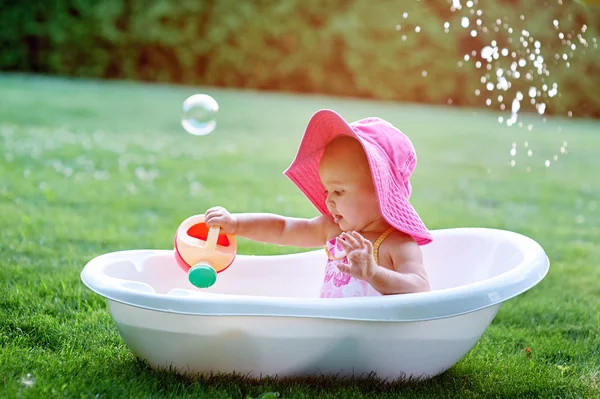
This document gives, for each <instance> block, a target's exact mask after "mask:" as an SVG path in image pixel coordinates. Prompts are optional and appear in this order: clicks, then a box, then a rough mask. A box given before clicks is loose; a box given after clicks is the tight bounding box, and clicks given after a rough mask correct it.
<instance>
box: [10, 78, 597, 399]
mask: <svg viewBox="0 0 600 399" xmlns="http://www.w3.org/2000/svg"><path fill="white" fill-rule="evenodd" d="M197 92H204V93H208V94H211V95H212V96H213V97H215V98H216V99H217V101H218V102H219V105H220V111H219V115H218V126H217V130H216V131H215V132H213V133H212V134H210V135H208V136H204V137H197V136H192V135H189V134H187V133H185V131H184V130H183V129H182V128H181V125H180V109H181V104H182V102H183V100H184V99H185V98H186V97H187V96H189V95H191V94H194V93H197ZM319 108H332V109H335V110H337V111H339V112H340V113H341V114H342V115H343V116H344V117H346V118H347V119H349V120H354V119H358V118H361V117H365V116H370V115H377V116H381V117H383V118H386V119H388V120H390V121H391V122H393V123H394V124H396V125H397V126H398V127H399V128H400V129H401V130H402V131H404V132H405V133H406V134H408V135H409V136H410V137H411V139H412V140H413V143H414V145H415V147H416V149H417V153H418V166H417V169H416V171H415V174H414V177H413V180H412V182H413V196H412V202H413V204H414V205H415V207H416V208H417V210H418V211H419V212H420V214H421V216H422V218H423V219H424V221H425V223H426V224H427V226H428V227H429V228H430V229H441V228H449V227H460V226H483V227H492V228H500V229H507V230H511V231H516V232H519V233H522V234H525V235H528V236H530V237H532V238H534V239H535V240H536V241H538V242H539V243H540V244H541V245H542V246H543V247H544V249H545V250H546V251H547V254H548V256H549V258H550V261H551V265H550V272H549V274H548V275H547V277H546V278H545V279H544V280H543V281H542V282H541V283H540V284H539V285H538V286H536V287H534V288H533V289H532V290H530V291H528V292H526V293H525V294H523V295H520V296H518V297H516V298H514V299H511V300H509V301H508V302H506V303H505V304H504V305H503V306H502V308H501V309H500V311H499V313H498V315H497V317H496V318H495V320H494V321H493V323H492V325H491V326H490V327H489V329H488V330H487V331H486V333H485V334H484V336H483V337H482V338H481V340H480V341H479V342H478V344H477V345H476V346H475V347H474V348H473V350H472V351H471V352H470V353H469V354H468V355H467V356H466V357H465V358H463V359H462V360H461V361H460V362H459V363H458V364H457V365H456V366H454V367H453V368H451V369H450V370H448V371H447V372H446V373H444V374H442V375H440V376H438V377H436V378H433V379H431V380H428V381H424V382H419V383H401V382H396V383H383V382H381V381H377V380H374V379H368V380H359V379H333V378H326V379H323V378H316V377H315V378H307V379H263V380H261V381H252V380H249V379H247V378H245V377H243V376H222V375H217V376H205V377H202V378H198V379H192V378H186V377H181V376H178V375H174V374H170V373H168V372H165V371H154V370H152V369H150V368H149V367H148V366H147V365H146V364H145V363H144V362H142V361H139V360H137V359H136V358H135V357H134V356H133V355H132V354H131V352H130V351H129V350H128V348H127V347H126V346H125V344H124V343H123V342H122V340H121V339H120V337H119V335H118V332H117V330H116V328H115V326H114V324H113V322H112V319H111V317H110V314H109V313H108V310H107V306H106V302H105V300H104V299H103V298H102V297H100V296H98V295H96V294H94V293H92V292H91V291H90V290H88V289H87V288H86V287H85V286H84V285H83V283H82V282H81V280H80V278H79V273H80V272H81V270H82V268H83V267H84V265H85V264H86V262H87V261H89V260H90V259H92V258H93V257H95V256H97V255H100V254H102V253H106V252H111V251H118V250H123V249H134V248H161V249H164V248H172V242H173V241H172V240H173V234H174V230H175V229H176V227H177V226H178V224H179V223H180V222H181V221H182V220H184V219H185V218H187V217H188V216H190V215H192V214H196V213H203V212H204V210H205V209H206V208H207V207H210V206H214V205H223V206H225V207H227V208H228V209H229V210H231V211H235V212H241V211H261V212H277V213H283V214H288V215H294V216H306V217H308V216H313V215H315V210H314V209H313V207H312V205H310V203H309V202H308V201H307V200H306V199H305V198H304V197H303V196H302V194H301V193H300V192H299V191H298V190H297V189H296V188H295V186H293V184H292V183H291V182H289V181H288V180H287V179H286V178H285V177H284V176H283V175H282V172H283V170H284V169H285V168H286V167H287V166H288V164H289V163H290V162H291V160H292V158H293V156H294V155H295V153H296V149H297V145H298V143H299V140H300V138H301V135H302V133H303V129H304V127H305V125H306V122H307V121H308V119H309V118H310V116H311V115H312V113H313V112H315V111H316V110H317V109H319ZM499 116H501V114H500V113H499V111H497V110H481V109H479V110H474V109H464V108H463V109H458V108H455V107H426V106H421V105H411V104H398V103H386V102H375V101H362V100H349V99H337V98H329V97H322V96H306V95H291V94H274V93H257V92H250V91H235V90H217V89H213V88H194V87H184V86H164V85H148V84H139V83H124V82H98V81H88V80H69V79H63V78H47V77H34V76H26V75H10V74H8V75H1V74H0V397H23V398H27V397H35V398H37V397H51V396H52V397H55V396H66V397H86V398H96V397H101V398H124V397H144V398H151V397H206V398H242V399H245V398H247V397H252V398H255V397H259V396H260V395H261V394H262V393H265V392H279V393H280V395H281V396H280V397H285V398H313V397H323V398H334V397H337V398H358V397H381V398H386V397H406V398H422V397H436V398H440V397H461V398H476V397H486V398H496V397H498V398H499V397H502V398H505V397H511V398H513V397H562V398H568V397H586V398H589V397H600V334H599V332H600V327H599V325H600V267H599V266H598V260H599V259H600V247H599V246H598V245H597V244H598V242H600V212H599V211H598V209H599V208H600V203H598V202H600V185H599V184H598V181H599V178H598V172H599V171H600V157H598V149H600V135H599V134H598V133H599V132H600V121H593V120H575V119H571V118H567V117H564V118H561V117H548V120H547V121H543V120H542V118H541V117H540V116H539V115H521V116H520V119H519V121H523V126H522V127H521V128H519V127H518V126H513V127H512V128H509V127H507V126H506V124H504V125H501V124H499V123H498V117H499ZM502 116H504V119H505V120H506V117H507V116H509V115H507V114H503V115H502ZM528 125H532V130H531V131H529V130H528V129H527V126H528ZM513 143H515V146H516V147H515V148H516V155H514V156H512V155H511V153H510V151H511V148H512V146H513ZM525 143H527V144H525ZM565 143H566V147H564V150H565V152H561V146H564V145H565ZM525 145H527V147H525ZM530 149H531V150H532V154H531V156H528V154H527V151H528V150H530ZM554 155H557V160H556V161H555V160H554V158H553V157H554ZM547 159H548V160H550V164H549V165H550V166H549V167H547V166H545V161H546V160H547ZM511 160H514V161H515V164H514V166H511V164H510V162H511ZM594 182H596V183H594ZM238 250H239V253H248V254H258V253H261V254H275V253H284V252H292V251H300V250H301V249H299V248H283V247H277V246H270V245H262V244H256V243H252V242H249V241H247V240H243V239H240V241H239V248H238Z"/></svg>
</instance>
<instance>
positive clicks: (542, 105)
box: [536, 103, 546, 115]
mask: <svg viewBox="0 0 600 399" xmlns="http://www.w3.org/2000/svg"><path fill="white" fill-rule="evenodd" d="M536 108H537V110H538V113H539V114H540V115H543V114H544V112H545V111H546V104H545V103H538V104H537V105H536Z"/></svg>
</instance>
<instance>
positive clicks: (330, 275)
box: [321, 228, 394, 298]
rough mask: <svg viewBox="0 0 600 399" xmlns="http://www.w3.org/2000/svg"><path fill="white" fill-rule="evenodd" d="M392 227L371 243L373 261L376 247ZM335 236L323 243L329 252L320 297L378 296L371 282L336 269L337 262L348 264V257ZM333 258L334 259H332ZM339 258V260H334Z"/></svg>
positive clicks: (376, 252)
mask: <svg viewBox="0 0 600 399" xmlns="http://www.w3.org/2000/svg"><path fill="white" fill-rule="evenodd" d="M393 230H394V229H393V228H390V229H388V230H386V231H385V232H384V233H383V234H382V235H381V236H380V237H379V238H378V239H377V241H375V243H374V244H373V255H374V257H375V263H377V264H379V262H378V249H379V245H380V244H381V242H382V241H383V240H384V239H385V237H386V236H387V235H388V234H389V233H391V232H392V231H393ZM336 239H337V237H334V238H332V239H331V240H329V241H327V243H326V244H325V250H326V251H327V253H328V254H329V256H328V260H327V264H326V265H325V278H324V280H323V284H322V285H321V298H344V297H354V296H378V295H381V294H380V293H379V292H378V291H377V290H375V289H374V288H373V287H372V286H371V284H369V283H367V282H366V281H364V280H359V279H357V278H355V277H352V276H350V275H348V274H346V273H342V272H341V271H339V270H338V268H337V266H336V265H337V264H338V262H342V263H343V264H346V265H347V264H348V257H347V256H345V251H344V249H343V248H342V246H341V245H340V244H338V243H337V241H336ZM332 258H334V259H332ZM336 258H337V259H339V260H336Z"/></svg>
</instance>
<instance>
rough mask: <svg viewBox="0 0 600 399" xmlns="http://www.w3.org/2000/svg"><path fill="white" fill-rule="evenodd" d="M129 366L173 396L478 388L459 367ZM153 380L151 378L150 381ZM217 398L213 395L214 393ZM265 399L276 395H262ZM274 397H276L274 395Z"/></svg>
mask: <svg viewBox="0 0 600 399" xmlns="http://www.w3.org/2000/svg"><path fill="white" fill-rule="evenodd" d="M126 363H128V364H127V365H125V364H124V365H123V366H124V367H123V368H120V376H121V378H122V377H124V375H123V371H124V369H128V371H129V372H131V373H132V374H133V375H132V376H131V377H132V378H135V379H137V380H138V381H140V382H142V381H144V382H148V386H153V387H154V392H156V393H158V392H162V393H167V392H168V393H169V395H177V396H187V395H190V394H194V395H198V394H206V395H209V396H210V395H211V394H212V395H215V394H217V393H219V394H221V395H224V396H226V397H232V398H242V399H247V398H259V397H261V395H265V393H268V392H273V393H277V394H279V395H280V396H279V397H282V398H283V397H317V396H319V395H326V396H327V397H344V398H345V397H349V396H354V397H355V396H357V394H358V396H367V397H372V396H374V397H378V398H379V397H398V395H400V394H401V395H402V397H423V395H426V396H432V397H440V396H443V397H459V396H461V395H462V396H464V394H465V392H468V391H473V384H472V379H471V375H470V374H467V373H464V372H461V371H459V370H456V369H450V370H448V371H446V372H444V373H442V374H440V375H438V376H436V377H433V378H431V379H427V380H421V381H419V380H415V379H412V380H411V379H397V380H393V381H389V380H382V379H380V378H378V377H376V376H375V375H374V373H372V374H369V375H364V376H352V377H342V376H335V375H330V376H325V375H320V376H319V375H313V376H305V377H261V378H253V377H250V376H247V375H243V374H239V373H234V374H217V373H215V374H202V375H198V374H189V373H184V374H178V373H176V372H174V371H173V370H169V369H158V370H157V369H153V368H151V367H150V366H149V364H148V363H147V362H145V361H142V360H139V359H135V360H133V361H131V362H130V361H129V360H127V361H126ZM151 381H152V382H151ZM210 397H214V396H210ZM263 397H264V398H265V399H266V398H269V397H271V396H269V395H265V396H263ZM272 397H276V396H275V395H273V396H272Z"/></svg>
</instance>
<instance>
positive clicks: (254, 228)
mask: <svg viewBox="0 0 600 399" xmlns="http://www.w3.org/2000/svg"><path fill="white" fill-rule="evenodd" d="M415 166H416V154H415V151H414V148H413V146H412V143H411V142H410V140H409V139H408V137H406V136H405V135H404V134H403V133H402V132H400V130H398V129H396V128H395V127H394V126H393V125H391V124H390V123H389V122H386V121H384V120H382V119H380V118H366V119H361V120H359V121H356V122H353V123H347V122H346V121H345V120H344V119H343V118H342V117H341V116H340V115H338V114H337V113H335V112H333V111H330V110H320V111H318V112H317V113H315V115H313V117H312V118H311V120H310V121H309V123H308V126H307V128H306V131H305V134H304V137H303V138H302V142H301V143H300V147H299V150H298V154H297V155H296V158H295V159H294V161H293V162H292V164H291V165H290V167H289V168H288V169H287V170H286V171H285V172H284V174H285V175H286V176H287V177H289V178H290V179H291V180H292V181H293V182H294V183H295V184H296V185H297V186H298V188H299V189H300V190H301V191H302V192H303V193H304V194H305V195H306V196H307V197H308V199H309V200H310V201H311V202H312V203H313V204H314V205H315V207H316V208H317V209H318V210H319V211H320V213H321V215H320V216H317V217H315V218H312V219H304V218H293V217H286V216H280V215H275V214H270V213H241V214H231V213H229V212H228V211H227V210H226V209H224V208H223V207H219V206H218V207H213V208H210V209H208V210H207V211H206V213H205V220H206V224H207V225H208V226H209V227H212V226H219V227H220V228H221V229H222V232H223V233H228V234H236V235H238V236H241V237H245V238H248V239H251V240H254V241H259V242H263V243H270V244H278V245H290V246H297V247H304V248H312V247H319V246H323V245H324V244H325V251H326V252H327V257H328V261H327V264H326V265H325V278H324V281H323V284H322V286H321V294H320V296H321V297H322V298H340V297H349V296H373V295H387V294H403V293H412V292H422V291H429V289H430V287H429V281H428V277H427V272H426V270H425V267H424V265H423V258H422V253H421V248H420V245H425V244H428V243H430V242H431V241H432V237H431V234H430V233H429V231H428V230H427V228H426V227H425V225H424V224H423V222H422V221H421V218H420V217H419V215H418V214H417V212H416V211H415V209H414V208H413V207H412V205H411V204H410V202H409V200H408V199H409V197H410V194H411V185H410V183H409V178H410V176H411V174H412V172H413V170H414V168H415Z"/></svg>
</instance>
